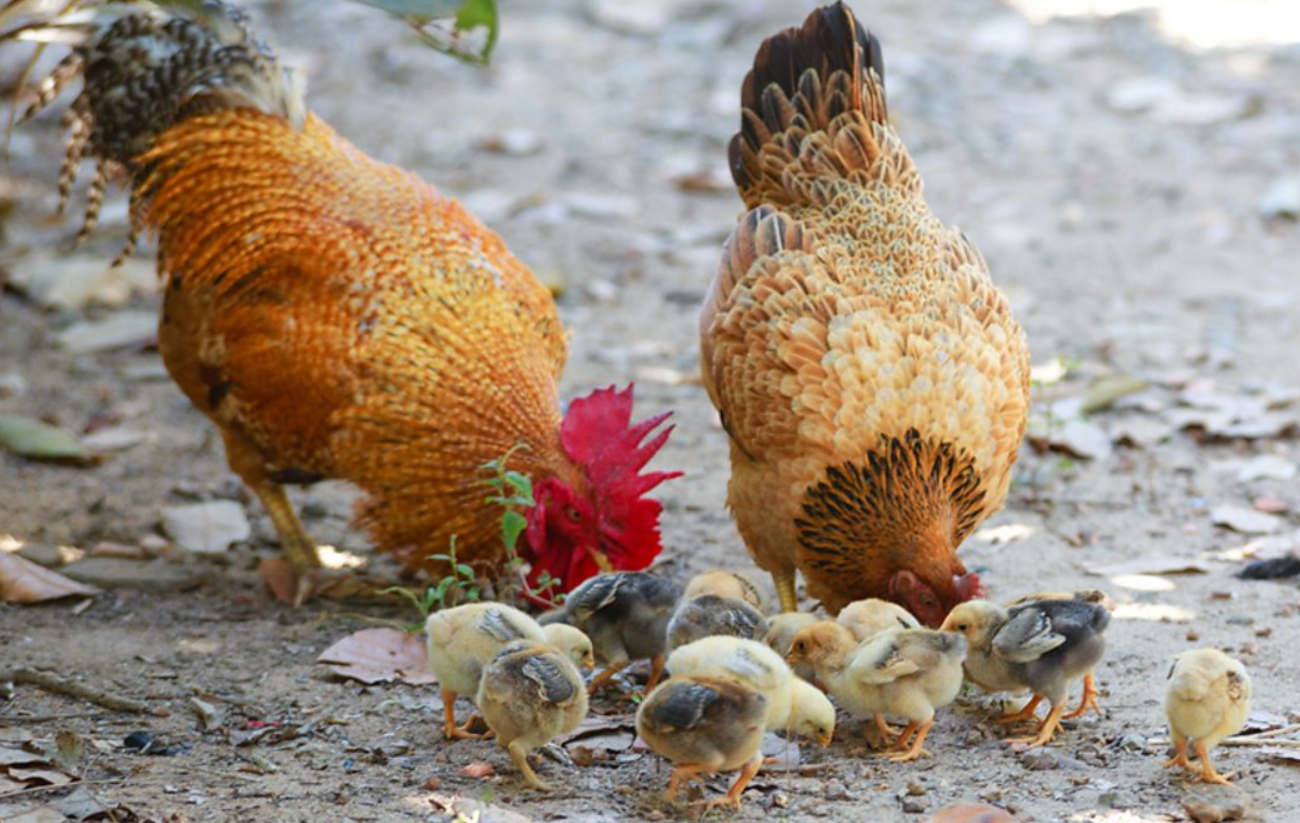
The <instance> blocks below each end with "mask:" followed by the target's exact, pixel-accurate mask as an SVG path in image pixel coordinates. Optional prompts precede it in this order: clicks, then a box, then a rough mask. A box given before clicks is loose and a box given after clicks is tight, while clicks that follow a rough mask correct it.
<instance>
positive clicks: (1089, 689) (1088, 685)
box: [1061, 672, 1101, 720]
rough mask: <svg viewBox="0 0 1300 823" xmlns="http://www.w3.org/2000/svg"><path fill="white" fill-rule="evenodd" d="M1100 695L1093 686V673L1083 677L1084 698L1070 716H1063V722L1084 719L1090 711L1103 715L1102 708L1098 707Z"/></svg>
mask: <svg viewBox="0 0 1300 823" xmlns="http://www.w3.org/2000/svg"><path fill="white" fill-rule="evenodd" d="M1098 694H1100V692H1099V691H1097V690H1096V689H1095V688H1093V685H1092V672H1088V673H1087V674H1085V675H1084V676H1083V697H1081V698H1080V699H1079V706H1078V708H1076V709H1074V711H1072V712H1070V713H1069V714H1063V715H1061V719H1062V720H1070V719H1072V718H1075V717H1082V716H1083V715H1085V714H1087V712H1088V709H1092V710H1093V711H1095V712H1096V713H1097V714H1098V715H1100V714H1101V706H1098V705H1097V695H1098Z"/></svg>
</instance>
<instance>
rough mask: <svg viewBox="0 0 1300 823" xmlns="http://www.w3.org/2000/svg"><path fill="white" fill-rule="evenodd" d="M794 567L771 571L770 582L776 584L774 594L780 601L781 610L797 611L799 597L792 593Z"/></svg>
mask: <svg viewBox="0 0 1300 823" xmlns="http://www.w3.org/2000/svg"><path fill="white" fill-rule="evenodd" d="M794 575H795V572H794V569H790V570H789V571H783V572H772V582H773V583H775V584H776V596H777V598H778V599H779V600H780V601H781V611H783V612H797V611H799V598H798V597H797V596H796V595H795V593H794Z"/></svg>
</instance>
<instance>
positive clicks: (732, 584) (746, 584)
mask: <svg viewBox="0 0 1300 823" xmlns="http://www.w3.org/2000/svg"><path fill="white" fill-rule="evenodd" d="M706 594H716V595H717V596H718V597H726V598H728V599H731V600H744V601H745V602H746V603H748V604H749V605H751V606H753V607H754V608H756V609H758V610H759V611H760V612H761V611H763V610H764V609H765V608H766V604H765V603H764V600H765V598H764V597H763V592H762V590H761V589H759V588H758V584H757V583H755V582H754V581H753V580H751V579H750V578H749V576H748V575H745V574H742V573H741V572H733V571H726V570H724V569H714V570H712V571H707V572H701V573H699V574H697V575H695V576H694V577H692V578H691V579H690V580H689V581H687V583H686V591H684V592H682V599H683V600H694V599H695V598H697V597H702V596H703V595H706Z"/></svg>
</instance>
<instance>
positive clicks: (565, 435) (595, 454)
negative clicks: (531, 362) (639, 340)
mask: <svg viewBox="0 0 1300 823" xmlns="http://www.w3.org/2000/svg"><path fill="white" fill-rule="evenodd" d="M632 389H633V386H632V384H629V385H628V387H627V388H626V389H624V390H623V391H618V390H617V389H615V388H614V387H613V386H609V387H607V388H604V389H597V390H595V391H594V392H592V393H591V394H589V395H587V396H586V397H582V398H578V399H576V400H574V401H573V402H571V403H570V404H569V411H568V413H567V414H566V415H565V416H564V423H563V425H562V426H561V427H560V444H561V445H562V446H563V447H564V452H565V454H567V455H568V456H569V458H570V459H571V460H573V461H574V462H575V463H577V464H579V465H580V466H582V467H583V469H584V470H585V472H586V475H587V482H588V484H589V486H590V488H591V490H592V496H593V498H594V499H595V501H596V507H597V511H598V515H599V517H600V526H601V533H602V542H603V545H602V549H603V550H604V552H605V554H606V556H607V557H608V559H609V561H610V563H611V564H612V565H613V566H614V568H617V569H631V570H637V569H643V568H645V567H646V566H648V565H650V561H651V560H653V559H654V558H655V555H657V554H658V553H659V549H660V546H659V513H660V512H661V511H662V510H663V507H662V506H661V505H660V504H659V501H657V500H650V499H645V498H643V497H642V496H643V495H644V494H645V493H646V492H648V491H650V490H651V489H653V488H654V487H655V486H658V485H659V484H660V483H662V482H664V481H665V480H671V479H672V478H674V477H680V476H681V472H645V473H642V472H641V470H642V469H643V468H645V465H646V464H647V463H649V462H650V460H651V458H653V457H654V456H655V453H656V452H658V451H659V449H661V448H663V445H664V443H666V442H667V441H668V435H669V434H671V433H672V430H673V427H672V426H668V427H666V428H664V429H662V430H661V431H659V432H658V433H657V434H654V435H653V436H651V433H652V432H653V431H654V430H655V429H656V428H658V427H659V425H660V424H661V423H663V422H664V421H665V420H667V419H668V417H669V415H670V414H671V412H665V413H663V414H657V415H655V416H654V417H651V418H649V419H647V420H642V421H641V422H640V423H637V424H636V425H633V424H632ZM647 437H648V438H649V439H648V440H647V439H646V438H647ZM567 582H568V581H566V583H567Z"/></svg>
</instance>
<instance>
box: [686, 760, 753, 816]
mask: <svg viewBox="0 0 1300 823" xmlns="http://www.w3.org/2000/svg"><path fill="white" fill-rule="evenodd" d="M762 765H763V756H762V755H761V754H758V755H754V757H753V758H751V759H750V761H749V762H748V763H746V764H745V765H744V767H743V768H741V770H740V774H739V775H737V776H736V782H735V783H732V784H731V788H730V789H728V790H727V795H726V796H725V797H715V798H713V799H712V800H706V801H704V802H703V803H701V804H700V805H701V806H703V807H704V810H705V811H708V810H709V809H712V808H714V807H716V806H729V807H731V808H732V809H735V810H736V811H740V795H741V794H743V793H744V791H745V787H746V786H748V785H749V781H751V780H753V779H754V775H756V774H758V770H759V768H760V767H762Z"/></svg>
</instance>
